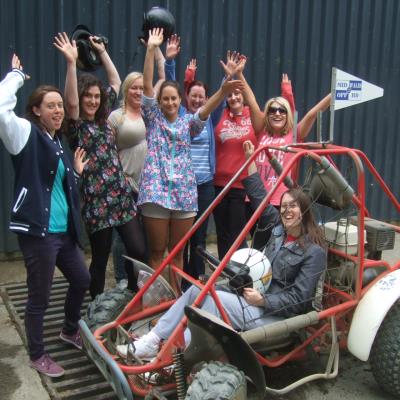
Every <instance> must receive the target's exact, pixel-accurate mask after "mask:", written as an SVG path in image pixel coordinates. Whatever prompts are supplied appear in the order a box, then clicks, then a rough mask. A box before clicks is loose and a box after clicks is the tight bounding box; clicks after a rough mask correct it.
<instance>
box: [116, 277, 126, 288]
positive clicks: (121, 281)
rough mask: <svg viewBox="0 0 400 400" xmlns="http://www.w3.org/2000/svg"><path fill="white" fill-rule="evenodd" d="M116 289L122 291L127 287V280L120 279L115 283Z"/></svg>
mask: <svg viewBox="0 0 400 400" xmlns="http://www.w3.org/2000/svg"><path fill="white" fill-rule="evenodd" d="M117 287H118V288H119V289H121V290H124V289H126V288H127V287H128V279H121V280H120V281H119V282H118V283H117Z"/></svg>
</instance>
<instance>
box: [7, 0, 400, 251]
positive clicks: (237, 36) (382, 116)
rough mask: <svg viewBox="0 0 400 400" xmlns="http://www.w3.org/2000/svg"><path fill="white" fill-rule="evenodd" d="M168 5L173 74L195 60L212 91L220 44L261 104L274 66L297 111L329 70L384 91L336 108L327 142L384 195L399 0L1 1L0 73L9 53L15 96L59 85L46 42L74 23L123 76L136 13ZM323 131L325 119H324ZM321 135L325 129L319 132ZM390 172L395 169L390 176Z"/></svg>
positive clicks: (398, 51)
mask: <svg viewBox="0 0 400 400" xmlns="http://www.w3.org/2000/svg"><path fill="white" fill-rule="evenodd" d="M154 5H160V6H165V7H168V8H169V9H170V10H171V12H172V13H173V14H174V15H175V17H176V20H177V30H178V32H179V34H180V35H181V37H182V51H181V55H180V56H179V59H178V71H177V72H178V76H180V77H183V71H184V68H185V65H186V63H187V62H188V60H189V59H190V58H192V57H197V59H198V64H199V68H198V77H199V78H200V79H202V80H204V81H206V82H208V83H209V85H210V87H211V88H212V89H215V88H216V87H217V85H218V83H219V82H220V79H221V70H220V67H219V65H218V60H219V59H221V58H222V57H224V54H225V52H226V50H227V49H238V50H239V51H241V52H242V53H244V54H246V55H247V56H248V57H249V62H248V65H247V67H246V69H247V70H246V75H247V76H248V79H249V81H250V83H251V85H252V86H253V88H254V89H255V92H256V95H257V98H258V99H259V102H260V103H263V102H264V101H265V100H266V99H268V98H269V97H271V96H273V95H276V94H278V93H279V81H280V76H281V73H282V72H287V73H288V74H289V76H290V78H291V79H292V81H293V82H294V88H295V96H296V104H297V108H298V110H299V115H300V117H301V116H302V115H304V113H305V112H306V110H307V109H309V108H310V107H311V106H312V105H313V104H315V103H316V102H317V101H318V100H319V99H320V98H322V97H323V95H325V94H326V93H328V92H329V90H330V79H331V67H332V66H336V67H338V68H340V69H342V70H344V71H346V72H349V73H351V74H353V75H356V76H358V77H360V78H362V79H364V80H367V81H369V82H371V83H374V84H376V85H378V86H381V87H383V88H384V89H385V96H384V97H383V98H381V99H379V100H375V101H372V102H369V103H365V104H361V105H359V106H357V107H352V108H349V109H345V110H342V111H339V112H337V113H336V115H335V142H336V143H337V144H341V145H346V146H351V147H357V148H360V149H362V150H363V151H364V152H365V153H366V154H367V155H368V156H369V158H370V159H371V160H372V162H373V164H374V165H375V166H376V168H377V169H378V171H380V173H381V174H382V176H383V178H384V179H385V180H386V182H387V183H388V184H389V185H390V186H391V188H392V190H393V192H394V193H395V194H396V195H397V196H399V194H400V179H398V174H399V171H400V161H399V157H398V156H399V155H400V139H399V136H400V132H399V123H400V111H399V110H400V107H399V93H400V73H399V66H400V2H399V1H398V0H258V1H257V0H254V1H252V0H246V1H244V0H242V1H240V0H191V1H190V0H169V1H165V0H164V1H162V0H159V1H146V0H118V1H117V0H115V1H111V0H14V1H8V0H0V38H1V57H0V72H1V76H4V75H5V73H6V72H7V71H8V68H9V60H10V58H11V55H12V53H13V52H14V51H16V52H17V53H18V54H19V55H20V57H21V59H22V60H23V64H24V66H25V69H26V71H28V72H29V73H30V75H31V76H32V79H31V81H30V82H28V83H27V84H26V85H25V87H24V89H23V90H21V93H20V95H19V105H18V107H17V111H18V112H22V106H21V105H22V104H24V102H25V100H26V98H27V95H28V94H29V93H30V92H31V91H32V89H33V88H34V87H35V86H37V85H38V84H40V83H44V82H46V83H52V84H56V85H58V86H60V87H63V82H64V74H65V65H64V60H63V59H62V57H61V55H59V54H58V53H57V51H56V50H55V48H54V47H53V45H52V38H53V36H54V35H55V34H56V33H57V32H58V31H62V30H66V31H68V32H70V31H71V30H72V28H73V27H74V26H75V25H76V24H78V23H83V24H86V25H88V26H89V27H90V28H91V29H92V30H93V32H96V33H103V34H105V35H106V36H108V37H109V39H110V53H111V56H112V58H113V60H114V61H115V64H116V65H117V68H118V69H119V71H120V74H121V77H124V76H125V75H126V73H127V72H129V71H131V70H141V69H142V65H143V55H144V51H143V48H142V47H141V46H139V45H138V41H137V40H136V37H137V36H138V35H140V34H141V24H142V15H143V12H144V11H146V10H148V9H149V8H150V7H151V6H154ZM324 127H325V131H327V129H328V118H327V117H326V118H325V120H324ZM326 137H328V136H327V132H326ZM0 157H1V159H0V165H1V171H0V179H1V183H2V185H1V194H0V235H1V238H0V252H4V251H13V250H15V249H16V241H15V237H14V236H11V235H10V234H8V232H7V221H8V213H9V209H10V204H11V198H12V167H11V163H10V159H9V156H8V155H7V153H6V152H5V150H4V148H3V147H2V145H0ZM396 175H397V176H396ZM368 183H369V190H370V191H371V192H372V198H371V202H370V203H369V206H370V209H371V210H372V212H373V214H374V215H375V216H376V217H379V218H384V219H393V220H399V215H398V214H397V213H395V212H394V211H392V212H389V209H388V204H387V203H386V202H382V198H381V191H380V189H379V188H378V187H377V186H376V185H372V184H371V182H368Z"/></svg>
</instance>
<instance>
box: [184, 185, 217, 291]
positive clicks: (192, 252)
mask: <svg viewBox="0 0 400 400" xmlns="http://www.w3.org/2000/svg"><path fill="white" fill-rule="evenodd" d="M197 198H198V200H197V201H198V209H199V211H198V213H197V216H196V219H195V221H196V220H197V219H198V218H199V217H200V216H201V215H202V214H203V213H204V211H205V210H206V209H207V208H208V206H209V205H210V204H211V203H212V201H213V200H214V198H215V190H214V182H213V181H212V180H211V181H208V182H205V183H202V184H201V185H198V186H197ZM207 228H208V218H207V219H206V220H205V221H204V222H203V224H202V225H201V226H200V227H199V229H197V231H196V232H195V233H194V235H193V236H192V238H191V239H190V243H189V244H187V245H186V247H185V252H184V256H183V260H184V266H183V270H184V271H185V272H186V273H187V274H189V275H191V276H193V278H196V279H197V278H198V277H199V275H202V274H204V271H205V267H204V261H203V259H202V258H201V257H200V256H199V255H198V254H197V252H196V247H197V246H200V247H202V248H203V249H205V247H206V239H207ZM189 286H190V283H188V282H186V281H185V280H183V281H182V287H183V289H186V288H187V287H189Z"/></svg>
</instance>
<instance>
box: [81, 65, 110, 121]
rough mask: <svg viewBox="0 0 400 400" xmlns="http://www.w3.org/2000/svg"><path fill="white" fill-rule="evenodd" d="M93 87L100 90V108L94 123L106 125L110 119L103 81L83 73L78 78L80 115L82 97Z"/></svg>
mask: <svg viewBox="0 0 400 400" xmlns="http://www.w3.org/2000/svg"><path fill="white" fill-rule="evenodd" d="M92 86H97V87H98V88H99V89H100V106H99V109H98V110H97V111H96V114H95V117H94V122H96V123H97V124H98V125H104V124H105V123H106V121H107V117H108V115H107V110H106V100H107V98H106V92H105V90H104V87H103V83H102V82H101V80H100V79H99V78H97V77H96V76H94V75H92V74H88V73H83V74H80V75H79V76H78V97H79V115H80V116H81V115H82V97H83V96H84V95H85V94H86V93H87V91H88V90H89V88H91V87H92Z"/></svg>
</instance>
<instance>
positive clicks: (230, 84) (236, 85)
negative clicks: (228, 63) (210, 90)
mask: <svg viewBox="0 0 400 400" xmlns="http://www.w3.org/2000/svg"><path fill="white" fill-rule="evenodd" d="M236 89H239V90H243V89H244V83H243V81H241V80H231V79H225V81H224V83H223V84H222V85H221V90H222V93H223V94H224V95H227V94H228V93H231V92H233V91H234V90H236Z"/></svg>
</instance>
